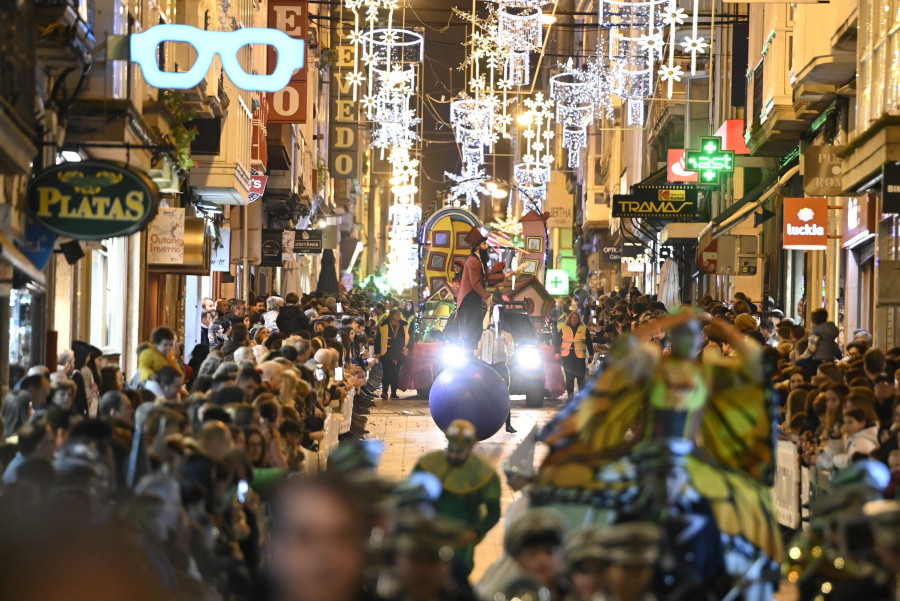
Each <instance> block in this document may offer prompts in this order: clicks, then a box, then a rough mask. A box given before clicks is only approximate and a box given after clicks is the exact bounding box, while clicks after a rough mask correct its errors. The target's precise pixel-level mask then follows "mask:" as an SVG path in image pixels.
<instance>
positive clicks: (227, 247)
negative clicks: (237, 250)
mask: <svg viewBox="0 0 900 601" xmlns="http://www.w3.org/2000/svg"><path fill="white" fill-rule="evenodd" d="M219 242H220V243H221V246H219V247H218V248H216V249H215V253H214V254H213V257H212V270H213V271H231V228H230V227H221V228H219Z"/></svg>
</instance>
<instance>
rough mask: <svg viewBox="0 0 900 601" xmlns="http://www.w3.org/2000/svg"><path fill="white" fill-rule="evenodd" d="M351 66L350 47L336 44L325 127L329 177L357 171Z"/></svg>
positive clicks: (356, 124) (348, 176)
mask: <svg viewBox="0 0 900 601" xmlns="http://www.w3.org/2000/svg"><path fill="white" fill-rule="evenodd" d="M352 69H353V46H338V47H337V65H336V68H335V69H333V70H332V72H331V86H330V88H331V89H330V98H329V100H330V102H331V107H330V108H331V119H330V123H329V127H328V144H329V149H328V162H329V165H328V169H329V174H330V175H331V177H333V178H336V179H351V178H355V177H358V174H357V157H356V153H357V149H358V147H359V146H358V138H359V101H358V100H354V99H353V86H352V85H351V84H350V83H349V81H348V80H347V78H346V77H345V76H346V74H347V73H348V72H350V71H352Z"/></svg>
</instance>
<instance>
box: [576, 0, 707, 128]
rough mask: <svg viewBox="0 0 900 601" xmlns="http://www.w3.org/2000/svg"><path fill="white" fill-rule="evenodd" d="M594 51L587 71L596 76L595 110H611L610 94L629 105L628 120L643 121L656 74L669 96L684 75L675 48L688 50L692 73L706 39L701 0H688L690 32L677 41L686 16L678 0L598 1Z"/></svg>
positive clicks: (629, 122) (693, 73) (641, 122)
mask: <svg viewBox="0 0 900 601" xmlns="http://www.w3.org/2000/svg"><path fill="white" fill-rule="evenodd" d="M597 10H598V20H599V27H600V31H599V32H598V33H599V35H598V43H597V56H596V60H595V61H592V63H593V64H592V65H589V66H588V71H590V72H594V73H596V74H597V75H598V84H597V93H596V95H595V106H596V108H597V109H598V110H597V112H598V114H601V115H602V114H608V113H609V112H610V106H611V100H610V99H611V97H612V96H616V97H619V98H621V99H622V100H623V101H624V102H625V103H626V105H627V111H626V122H627V124H628V125H642V124H643V122H644V102H645V101H646V100H647V99H648V98H650V97H652V96H653V95H654V93H655V86H656V80H657V77H658V78H659V81H661V82H662V83H664V84H665V89H666V97H667V98H672V95H673V94H674V90H675V83H677V82H680V81H681V79H682V77H683V76H684V74H685V73H684V69H683V68H682V66H681V65H679V64H677V62H676V55H675V50H676V47H678V46H681V52H683V53H684V54H689V55H690V60H691V75H695V74H696V70H697V57H698V55H701V54H705V53H707V51H708V49H709V43H707V41H706V39H705V38H704V37H703V36H701V35H700V32H699V24H698V16H699V12H698V10H699V2H698V0H692V2H691V15H690V21H691V33H690V35H688V36H685V37H684V39H683V40H682V41H681V42H680V43H678V41H677V40H678V35H679V31H680V27H681V26H683V25H685V23H686V22H687V20H688V18H689V15H688V14H687V11H686V10H685V9H683V8H680V7H679V6H678V2H677V0H634V1H630V0H599V3H598V9H597Z"/></svg>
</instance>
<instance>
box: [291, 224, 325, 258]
mask: <svg viewBox="0 0 900 601" xmlns="http://www.w3.org/2000/svg"><path fill="white" fill-rule="evenodd" d="M323 248H324V246H323V244H322V230H299V231H298V232H297V233H296V235H295V236H294V252H295V253H299V254H305V255H317V254H319V253H321V252H322V249H323Z"/></svg>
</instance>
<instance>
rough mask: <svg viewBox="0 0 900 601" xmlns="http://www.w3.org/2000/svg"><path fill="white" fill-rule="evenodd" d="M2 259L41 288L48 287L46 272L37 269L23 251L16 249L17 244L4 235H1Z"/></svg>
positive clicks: (0, 249) (0, 248)
mask: <svg viewBox="0 0 900 601" xmlns="http://www.w3.org/2000/svg"><path fill="white" fill-rule="evenodd" d="M0 258H2V259H3V260H4V261H6V262H7V263H9V264H10V265H12V266H13V268H14V269H18V270H19V271H20V272H22V273H23V274H24V275H26V276H28V279H30V280H33V281H34V282H35V283H37V284H39V285H40V286H46V285H47V278H46V277H45V276H44V272H43V271H41V270H40V269H38V268H37V267H35V266H34V263H32V262H31V261H29V260H28V257H26V256H25V255H23V254H22V251H20V250H19V249H18V248H16V246H15V244H13V243H12V241H11V240H10V239H9V238H7V237H6V236H5V235H4V234H3V233H0Z"/></svg>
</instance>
